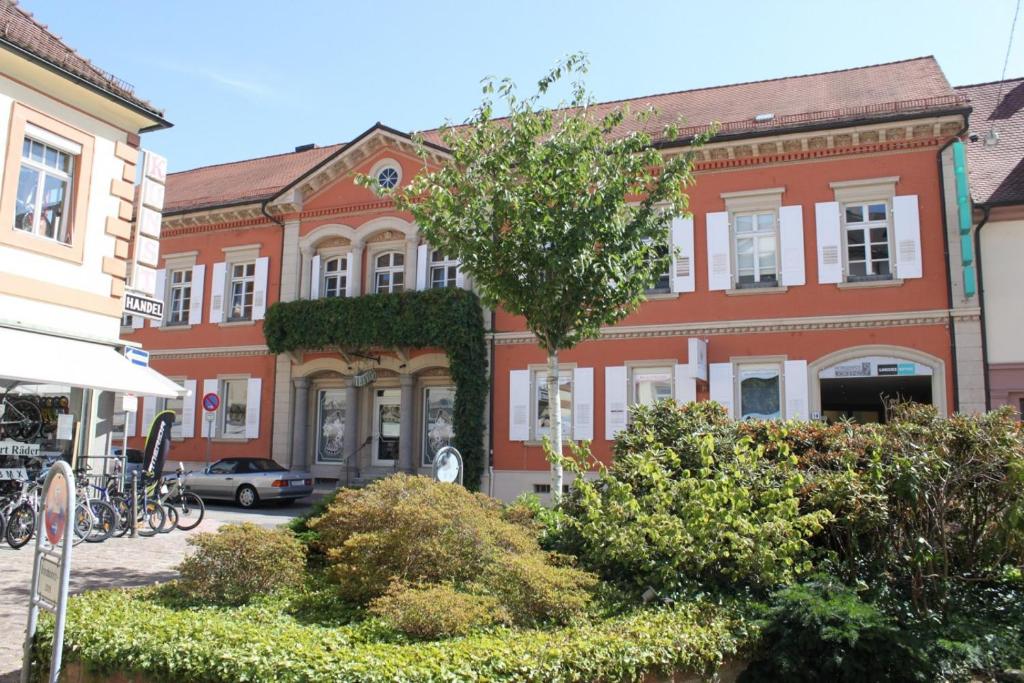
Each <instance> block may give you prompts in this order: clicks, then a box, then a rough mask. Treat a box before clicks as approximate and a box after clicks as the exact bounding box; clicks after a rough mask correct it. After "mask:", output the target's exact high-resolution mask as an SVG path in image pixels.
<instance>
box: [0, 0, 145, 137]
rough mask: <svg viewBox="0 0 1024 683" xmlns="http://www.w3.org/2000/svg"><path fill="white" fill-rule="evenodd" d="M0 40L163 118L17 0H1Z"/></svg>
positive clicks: (130, 87)
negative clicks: (73, 47)
mask: <svg viewBox="0 0 1024 683" xmlns="http://www.w3.org/2000/svg"><path fill="white" fill-rule="evenodd" d="M0 43H7V44H8V45H11V46H13V47H15V48H17V49H20V50H23V51H25V52H27V53H29V54H31V55H33V56H34V57H36V58H38V59H40V60H42V61H44V62H46V63H48V64H50V65H51V66H53V67H56V68H57V69H61V70H63V71H66V72H68V73H70V74H72V75H73V76H77V77H78V78H80V79H82V80H84V81H86V82H88V83H89V84H91V85H93V86H95V87H97V88H99V89H100V90H103V91H105V92H108V93H110V94H111V95H115V96H116V97H119V98H121V99H123V100H126V101H128V102H129V103H131V104H133V105H135V106H136V107H139V108H142V109H145V110H146V111H147V112H149V113H150V114H152V115H154V116H155V117H157V118H159V119H163V115H164V113H163V111H162V110H160V109H157V108H156V107H154V106H153V105H152V104H150V103H149V102H147V101H146V100H143V99H141V98H139V97H137V96H136V95H135V89H134V87H132V85H131V84H130V83H126V82H125V81H122V80H121V79H119V78H117V77H116V76H114V75H113V74H110V73H107V72H106V71H104V70H103V69H100V68H99V67H98V66H96V65H95V64H93V63H92V62H90V61H89V60H88V59H86V58H85V57H83V56H81V55H80V54H78V53H77V52H75V51H74V50H73V49H72V48H70V47H69V46H68V45H67V44H66V43H64V41H63V40H61V39H60V38H59V37H58V36H56V35H54V34H53V33H52V32H50V30H49V29H48V28H47V27H46V26H44V25H43V24H41V23H39V22H38V21H36V19H35V18H34V17H33V16H32V15H31V14H30V13H29V12H27V11H25V10H23V9H22V8H21V7H19V6H18V3H17V0H0Z"/></svg>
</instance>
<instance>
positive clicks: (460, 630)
mask: <svg viewBox="0 0 1024 683" xmlns="http://www.w3.org/2000/svg"><path fill="white" fill-rule="evenodd" d="M368 611H369V612H370V613H371V614H375V615H376V616H378V617H380V618H381V619H382V620H383V621H384V623H386V624H387V625H388V626H390V627H391V628H393V629H395V630H396V631H400V632H402V633H405V634H406V635H409V636H412V637H414V638H425V639H437V638H448V637H451V636H464V635H466V634H467V633H469V632H471V631H474V630H476V629H479V628H481V627H485V626H494V625H496V624H502V623H509V622H510V621H511V620H510V619H509V616H508V613H507V612H506V611H505V609H504V608H503V607H502V606H501V604H500V603H499V602H498V600H497V598H494V597H491V596H488V595H472V594H470V593H466V592H463V591H460V590H458V589H457V588H455V586H453V585H451V584H449V583H437V584H432V585H427V586H410V585H407V584H404V583H396V584H394V585H392V586H391V587H390V588H389V589H388V591H387V592H386V593H385V594H384V595H382V596H380V597H378V598H374V600H373V601H372V602H371V603H370V605H369V608H368Z"/></svg>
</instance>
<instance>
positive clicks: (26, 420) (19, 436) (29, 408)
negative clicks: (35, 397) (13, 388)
mask: <svg viewBox="0 0 1024 683" xmlns="http://www.w3.org/2000/svg"><path fill="white" fill-rule="evenodd" d="M7 403H8V405H9V406H10V407H11V408H12V409H13V410H14V411H15V412H16V413H17V414H16V415H15V416H14V417H15V419H17V422H16V423H13V424H12V423H11V422H10V420H8V421H7V435H8V436H9V437H11V438H12V439H14V440H15V441H28V440H29V439H33V438H35V436H36V434H38V433H39V429H40V427H42V426H43V414H42V413H40V412H39V406H37V405H36V404H35V401H30V400H28V399H25V398H16V399H14V400H13V401H8V402H7Z"/></svg>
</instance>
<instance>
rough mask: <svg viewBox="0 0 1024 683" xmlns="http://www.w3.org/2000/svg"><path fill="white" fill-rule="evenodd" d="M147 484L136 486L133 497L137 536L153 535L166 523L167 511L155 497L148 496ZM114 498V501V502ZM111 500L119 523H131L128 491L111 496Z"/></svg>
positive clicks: (130, 501)
mask: <svg viewBox="0 0 1024 683" xmlns="http://www.w3.org/2000/svg"><path fill="white" fill-rule="evenodd" d="M149 486H150V485H149V484H147V483H145V482H143V483H142V484H141V485H140V486H139V487H138V492H137V494H136V499H135V504H136V517H135V522H136V528H135V533H137V534H138V535H139V536H147V537H148V536H155V535H156V534H157V533H158V532H159V531H160V529H163V528H164V527H165V526H166V525H167V512H166V511H165V510H164V508H163V506H161V505H160V504H159V503H158V502H157V501H156V499H155V498H151V497H150V495H149V490H148V489H149ZM114 499H116V502H114ZM111 502H112V503H113V505H114V507H115V508H116V509H117V510H118V512H119V517H120V520H121V523H122V524H124V525H126V526H127V525H128V524H131V509H132V499H131V493H130V492H129V493H124V494H120V495H117V496H111ZM140 523H144V525H141V524H140Z"/></svg>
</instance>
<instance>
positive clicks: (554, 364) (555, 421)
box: [548, 349, 562, 505]
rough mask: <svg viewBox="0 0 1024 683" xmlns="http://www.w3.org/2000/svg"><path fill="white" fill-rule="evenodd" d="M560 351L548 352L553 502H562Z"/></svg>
mask: <svg viewBox="0 0 1024 683" xmlns="http://www.w3.org/2000/svg"><path fill="white" fill-rule="evenodd" d="M558 379H559V378H558V349H551V350H549V351H548V415H549V416H550V418H551V428H550V432H549V433H550V435H551V450H552V451H553V453H552V455H554V457H553V458H552V459H551V502H552V503H553V504H554V505H558V503H559V502H560V501H561V500H562V396H561V394H560V392H559V390H558V384H559V382H558Z"/></svg>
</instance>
